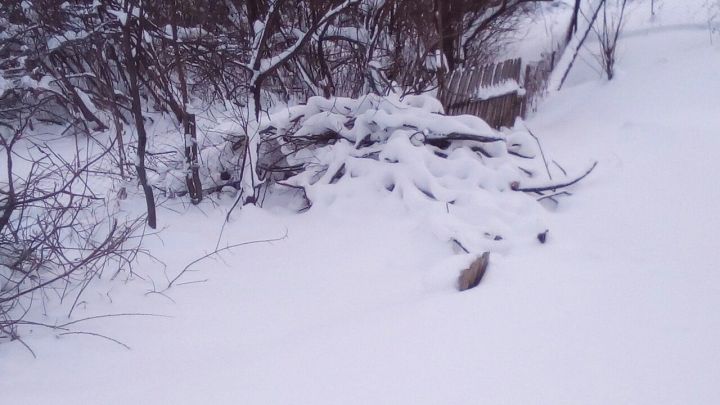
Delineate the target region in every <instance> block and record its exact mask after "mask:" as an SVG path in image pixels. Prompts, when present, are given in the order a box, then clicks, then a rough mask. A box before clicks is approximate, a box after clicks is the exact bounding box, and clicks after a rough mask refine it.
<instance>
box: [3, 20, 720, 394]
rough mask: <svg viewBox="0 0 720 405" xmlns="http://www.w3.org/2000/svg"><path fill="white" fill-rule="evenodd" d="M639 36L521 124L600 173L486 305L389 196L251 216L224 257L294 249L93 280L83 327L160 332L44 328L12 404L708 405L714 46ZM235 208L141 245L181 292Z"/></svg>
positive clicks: (241, 216)
mask: <svg viewBox="0 0 720 405" xmlns="http://www.w3.org/2000/svg"><path fill="white" fill-rule="evenodd" d="M666 19H667V18H666ZM629 28H632V27H629ZM630 34H631V35H628V37H627V38H626V39H625V40H624V41H623V42H621V46H622V49H621V55H620V59H619V66H618V69H619V71H618V74H617V77H616V79H615V80H613V81H612V82H609V83H608V82H605V81H603V80H602V79H601V78H600V77H599V75H598V74H597V73H596V72H594V71H593V69H592V65H591V63H584V62H583V63H578V64H577V66H576V70H575V71H574V72H573V74H572V75H571V77H570V80H569V81H568V82H567V84H566V87H565V88H564V89H563V91H562V92H560V93H558V94H554V95H552V97H550V98H549V99H548V100H546V101H545V102H544V103H543V104H542V105H541V106H540V109H539V111H538V113H537V115H536V116H535V118H533V119H531V120H530V121H529V122H528V125H529V126H530V127H531V128H532V129H533V131H534V132H536V133H537V134H538V135H539V136H541V137H542V140H543V146H544V148H545V149H546V150H547V151H551V153H552V154H553V156H554V157H555V158H556V159H557V160H558V161H559V162H562V163H564V164H565V167H566V168H567V169H570V170H571V171H576V172H577V171H581V170H582V169H584V168H585V167H587V165H588V163H589V162H591V161H592V160H599V162H600V164H599V166H598V169H597V171H596V172H595V173H593V175H592V176H591V177H588V178H587V179H586V180H585V182H583V183H582V184H581V185H580V186H579V187H578V188H577V189H576V193H575V195H574V196H573V197H571V198H569V199H565V200H563V201H562V202H561V205H560V206H559V207H558V209H557V210H556V211H554V212H551V213H549V214H548V215H547V216H546V218H545V220H546V221H547V222H548V225H549V228H550V229H551V234H550V238H549V241H548V243H547V244H546V245H544V246H541V245H539V244H537V243H532V242H531V241H528V242H527V243H518V244H516V245H514V246H513V247H512V249H509V250H508V251H507V252H504V253H503V254H498V255H495V256H494V257H493V261H492V263H491V267H490V268H489V270H488V273H487V275H486V276H485V279H484V280H483V282H482V284H481V285H480V286H479V287H478V288H476V289H473V290H470V291H468V292H465V293H458V292H457V291H455V290H454V288H453V287H454V286H453V283H454V281H455V277H457V272H453V271H449V270H448V268H447V267H446V266H441V267H433V266H432V265H429V264H432V263H444V262H443V261H442V259H444V258H447V257H448V255H451V254H453V252H452V250H451V248H450V247H449V246H448V245H446V244H442V243H438V238H437V237H436V235H434V234H433V232H432V231H431V230H430V229H427V227H426V226H425V224H426V222H425V221H423V220H421V219H419V218H417V217H416V216H413V215H410V214H409V213H408V209H407V207H406V206H404V205H403V204H400V203H399V202H398V200H397V199H392V198H388V199H385V200H381V201H377V200H366V199H362V198H361V197H359V196H355V197H357V198H353V199H345V200H341V201H340V202H338V203H337V204H333V205H329V206H327V207H325V209H324V210H322V211H321V212H315V211H313V210H311V211H310V212H307V213H305V214H302V215H292V214H289V213H286V212H283V211H281V210H279V209H276V210H260V209H257V208H253V207H245V208H243V209H242V210H241V211H238V212H237V214H236V215H234V216H233V219H232V221H231V223H230V224H229V225H228V226H227V227H226V230H225V232H224V235H225V239H226V241H227V242H229V243H234V242H242V241H247V240H257V239H265V238H273V237H279V236H282V235H284V234H285V233H287V238H285V239H283V240H281V241H278V242H273V243H271V244H256V245H249V246H245V247H242V248H239V249H236V250H233V251H232V252H231V253H228V254H225V255H223V256H221V259H220V260H216V261H212V260H210V261H204V262H201V263H200V264H198V265H197V266H194V267H193V270H196V271H192V272H191V273H188V274H186V276H185V278H184V279H185V280H186V281H188V282H189V281H199V283H194V284H186V285H180V286H177V287H174V288H173V289H171V290H169V291H168V292H167V293H166V295H165V296H163V295H160V294H153V293H149V294H147V292H148V290H151V289H152V286H153V284H155V285H157V286H162V285H163V284H166V283H167V279H166V278H165V275H164V272H163V269H162V268H160V266H158V265H157V264H156V263H154V262H151V261H149V260H148V261H145V262H143V263H142V264H141V265H140V266H138V269H137V270H138V272H139V274H140V275H142V276H143V277H145V280H144V281H143V280H139V279H136V280H133V282H130V283H128V284H127V285H120V284H121V283H119V282H114V283H113V282H107V281H102V282H101V283H99V284H97V285H96V286H95V289H94V291H93V292H92V293H91V294H87V295H86V301H87V302H86V303H85V304H84V305H83V307H81V311H78V312H77V314H76V315H75V316H76V317H82V316H90V315H95V314H105V313H129V312H143V313H155V314H162V315H167V316H169V317H135V316H128V317H119V318H112V319H102V320H96V321H91V322H90V323H86V324H84V325H83V326H82V328H80V330H87V331H92V332H97V333H101V334H104V335H107V336H111V337H113V338H115V339H118V340H120V341H122V342H123V343H125V344H127V345H129V346H130V347H131V348H132V349H131V350H130V351H128V350H126V349H124V348H123V347H121V346H119V345H116V344H114V343H112V342H108V341H106V340H103V339H100V338H95V337H89V336H82V335H75V336H63V337H62V338H60V339H57V338H56V334H54V333H53V332H50V331H47V330H43V329H34V330H33V332H32V334H31V335H30V336H28V338H27V342H28V343H29V344H30V345H31V346H32V347H33V349H34V350H35V351H36V352H37V354H38V359H36V360H34V359H32V357H31V355H30V354H29V353H28V352H27V351H26V350H25V349H24V348H23V347H22V346H20V345H19V344H3V345H0V398H1V399H2V401H0V402H2V403H6V402H7V403H16V402H17V403H29V404H33V403H46V402H49V403H60V404H65V403H67V404H71V403H90V404H91V403H99V404H127V403H138V404H145V403H147V404H156V403H172V404H198V403H208V404H212V403H219V404H236V403H242V404H298V403H309V404H338V403H342V404H376V403H387V404H398V403H400V404H438V403H443V404H466V403H467V404H475V403H490V404H505V403H507V404H528V403H531V404H653V405H654V404H713V403H717V402H718V401H720V387H718V385H717V379H718V376H720V343H718V342H720V315H718V313H717V308H718V305H720V272H718V263H720V250H719V249H718V240H719V239H718V237H717V230H718V229H720V213H719V211H718V207H720V187H717V185H716V181H715V179H714V176H715V175H716V174H717V173H719V172H720V162H719V161H718V159H717V156H716V155H717V153H716V151H717V150H719V149H720V96H718V95H720V80H719V79H718V76H717V73H718V72H720V48H719V47H718V42H715V43H714V44H713V43H711V42H710V36H709V33H708V31H707V30H703V29H682V30H673V29H668V30H644V29H643V31H637V33H636V34H632V32H631V33H630ZM581 60H584V61H587V62H591V61H592V60H591V57H590V56H589V55H587V54H585V55H583V57H582V59H581ZM231 204H232V200H231V199H229V198H228V199H225V200H221V201H220V202H219V203H218V205H217V206H214V205H211V204H206V205H203V206H201V207H199V208H191V207H184V206H182V205H181V203H180V201H179V200H178V202H177V203H176V206H171V207H169V208H172V209H174V210H176V211H178V213H173V212H172V211H169V210H168V211H164V212H163V219H162V221H163V222H164V223H166V224H168V228H167V231H166V232H165V233H164V234H163V235H162V240H160V239H157V238H151V239H150V240H149V242H148V243H149V245H150V246H149V247H150V248H151V249H152V250H153V252H154V253H155V254H156V255H157V256H158V258H159V259H161V260H162V261H164V262H165V263H166V265H167V268H166V269H165V272H166V273H167V276H168V277H172V276H174V275H175V274H177V272H179V271H180V270H181V269H182V268H183V267H184V266H185V265H186V264H187V263H188V262H189V261H191V260H193V259H195V258H197V257H198V256H200V255H201V254H202V252H203V251H209V250H212V249H213V248H214V246H215V244H216V240H215V239H216V237H217V234H218V231H219V229H220V226H221V223H222V221H223V219H224V215H225V213H226V211H227V209H229V207H230V206H231ZM459 257H462V256H459ZM464 264H465V263H464V262H463V263H458V267H460V266H461V265H464ZM204 280H207V281H204ZM200 281H202V282H200ZM52 319H53V318H52V317H48V320H52Z"/></svg>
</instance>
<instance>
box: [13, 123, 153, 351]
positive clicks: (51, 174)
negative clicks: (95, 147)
mask: <svg viewBox="0 0 720 405" xmlns="http://www.w3.org/2000/svg"><path fill="white" fill-rule="evenodd" d="M20 122H21V125H20V126H19V127H18V128H16V129H14V130H0V153H1V154H0V162H2V163H3V166H4V167H3V168H2V169H0V176H2V178H0V338H11V339H16V338H19V336H20V335H19V332H18V327H19V326H21V325H23V324H26V323H28V322H27V321H26V320H25V318H26V316H27V315H28V313H30V311H31V309H32V308H33V307H34V306H37V305H42V304H44V303H45V302H46V301H47V300H48V299H50V298H51V297H54V298H57V299H59V300H61V301H68V303H71V305H70V312H72V310H73V309H74V307H75V305H76V304H77V303H78V302H79V300H80V297H81V296H82V294H83V291H85V289H86V287H87V286H88V285H89V284H90V283H91V282H92V280H94V279H96V278H98V277H100V275H101V274H102V273H103V271H107V270H110V269H113V270H114V271H115V272H116V274H118V273H119V272H121V271H123V270H127V269H131V267H132V263H133V261H134V259H135V258H136V256H137V255H138V253H140V252H141V250H140V247H139V246H140V241H141V238H140V237H139V233H138V231H140V230H141V229H142V223H143V222H144V218H137V219H127V220H122V219H118V218H112V215H111V214H112V213H111V212H110V211H109V209H108V204H107V199H106V198H103V197H101V196H99V195H97V194H96V193H95V192H94V191H93V189H92V181H93V178H92V173H93V171H94V170H95V169H96V168H97V167H99V165H98V163H100V162H101V161H102V159H104V158H105V157H106V156H107V154H108V153H109V151H110V150H112V147H113V146H114V145H113V144H111V145H110V146H109V147H107V148H104V149H103V150H101V151H100V152H98V153H95V154H92V155H91V154H90V152H89V150H90V149H91V148H89V147H88V145H83V147H82V149H84V150H85V151H86V152H85V153H79V152H78V153H76V154H75V155H74V156H71V157H69V158H68V157H67V156H63V155H61V154H59V153H58V152H56V151H54V150H53V148H52V147H51V146H49V145H48V144H47V143H44V142H40V141H35V140H33V139H31V138H30V137H28V136H27V133H28V132H29V124H30V122H31V120H30V119H29V118H23V119H21V121H20ZM79 149H80V148H78V150H79Z"/></svg>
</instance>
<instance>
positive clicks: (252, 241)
mask: <svg viewBox="0 0 720 405" xmlns="http://www.w3.org/2000/svg"><path fill="white" fill-rule="evenodd" d="M287 235H288V233H287V230H286V231H285V234H284V235H283V236H281V237H279V238H273V239H262V240H251V241H248V242H241V243H234V244H232V245H227V246H225V247H223V248H220V249H215V250H213V251H212V252H210V253H208V254H206V255H203V256H201V257H199V258H197V259H195V260H193V261H192V262H190V263H188V265H187V266H185V268H183V269H182V271H181V272H180V273H178V275H177V276H175V278H173V279H172V280H171V281H170V282H169V283H168V286H167V288H165V290H167V289H168V288H170V287H172V286H173V284H175V282H176V281H177V280H178V279H179V278H180V277H182V275H183V274H185V272H187V271H188V269H189V268H190V266H192V265H194V264H196V263H199V262H201V261H203V260H205V259H207V258H209V257H211V256H214V255H216V254H218V253H222V252H224V251H226V250H231V249H234V248H237V247H240V246H247V245H254V244H257V243H271V242H278V241H281V240H283V239H286V238H287Z"/></svg>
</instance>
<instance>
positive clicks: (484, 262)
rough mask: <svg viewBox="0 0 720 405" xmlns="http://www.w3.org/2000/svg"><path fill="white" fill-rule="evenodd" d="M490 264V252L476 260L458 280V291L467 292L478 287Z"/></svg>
mask: <svg viewBox="0 0 720 405" xmlns="http://www.w3.org/2000/svg"><path fill="white" fill-rule="evenodd" d="M489 263H490V252H485V253H483V254H482V255H481V256H480V257H478V258H477V259H475V261H474V262H473V263H472V264H471V265H470V267H468V268H467V269H465V270H463V271H462V272H461V273H460V277H459V278H458V290H460V291H465V290H469V289H471V288H475V287H477V286H478V284H480V281H481V280H482V278H483V276H484V275H485V270H487V267H488V264H489Z"/></svg>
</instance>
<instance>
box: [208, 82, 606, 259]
mask: <svg viewBox="0 0 720 405" xmlns="http://www.w3.org/2000/svg"><path fill="white" fill-rule="evenodd" d="M516 127H518V126H516ZM244 135H245V134H242V135H241V136H240V137H237V138H233V137H232V136H230V139H229V143H228V145H234V144H236V143H237V142H240V143H242V145H243V146H242V148H234V147H231V146H230V147H226V148H225V149H224V153H230V154H231V155H232V156H234V157H228V156H225V157H222V156H221V161H224V162H225V161H232V160H233V159H235V161H237V154H238V153H239V152H242V151H245V155H247V156H245V157H244V158H243V159H242V161H243V162H244V164H243V165H242V167H241V168H240V169H238V168H236V169H235V170H234V171H233V172H234V173H243V174H242V178H234V179H233V182H232V184H234V185H241V186H242V188H243V190H242V192H243V193H244V195H245V196H246V197H248V199H251V200H252V201H257V202H262V201H263V199H264V198H265V197H266V196H267V193H270V194H272V193H273V192H274V191H276V190H277V189H278V188H281V187H290V188H293V189H297V190H303V191H304V193H305V195H306V198H307V200H308V201H309V203H310V204H312V205H313V206H327V205H331V204H337V203H339V202H341V201H342V200H348V201H350V200H353V201H356V202H358V201H360V202H362V201H367V203H368V204H370V203H372V202H373V201H374V202H375V203H377V202H387V201H396V202H400V203H401V204H402V205H403V206H405V207H406V208H407V209H408V211H412V212H414V213H417V214H418V215H419V216H420V217H422V218H423V220H424V221H427V223H428V226H429V227H430V229H431V230H432V231H433V232H434V233H435V234H436V235H437V236H438V237H439V238H441V239H443V240H447V241H449V242H451V243H453V244H454V245H455V246H456V248H458V249H460V250H462V251H465V252H466V253H472V254H479V253H482V252H486V251H497V250H502V249H506V248H507V247H508V246H509V245H510V244H511V243H513V242H511V241H519V240H540V241H541V242H544V241H545V238H546V236H547V227H546V226H545V224H544V222H545V221H544V220H543V218H544V213H545V210H544V209H543V208H542V205H541V204H540V203H539V201H555V202H556V199H557V197H559V196H562V195H567V194H569V193H568V191H567V188H568V187H569V186H572V185H573V184H575V183H577V182H578V181H579V180H580V179H582V178H583V177H584V176H586V175H587V174H588V173H589V172H590V171H592V168H594V167H595V165H592V167H591V168H590V169H589V170H588V171H586V172H585V173H582V174H581V175H579V176H578V177H570V176H568V175H567V173H565V171H564V170H563V169H562V167H560V166H559V165H558V164H557V163H555V162H554V161H549V160H548V159H547V158H546V156H545V153H544V151H543V150H542V148H541V146H540V142H539V141H538V139H537V138H536V137H535V135H534V134H532V133H531V132H530V131H529V130H528V129H527V128H517V129H514V130H513V129H508V130H504V131H496V130H494V129H492V128H490V127H489V126H488V125H487V124H486V123H485V122H484V121H483V120H481V119H480V118H478V117H475V116H469V115H465V116H445V115H443V111H442V106H441V105H440V103H439V102H438V101H437V100H436V99H434V98H433V97H431V96H427V95H419V96H415V95H413V96H405V97H403V98H400V97H395V96H385V97H381V96H376V95H367V96H365V97H362V98H358V99H349V98H331V99H325V98H322V97H313V98H311V99H309V100H308V102H307V103H306V104H303V105H298V106H293V107H288V108H286V109H283V110H281V111H278V112H275V113H274V114H270V115H269V116H268V117H266V119H265V120H263V121H262V122H261V123H260V124H259V125H257V126H256V127H254V128H252V133H251V134H249V135H250V136H244ZM248 139H249V142H248ZM221 155H222V154H221ZM252 162H255V163H254V164H253V163H252ZM548 162H551V163H550V164H549V163H548ZM218 170H227V168H219V169H218ZM235 176H237V174H236V175H235ZM251 195H252V198H251Z"/></svg>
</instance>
